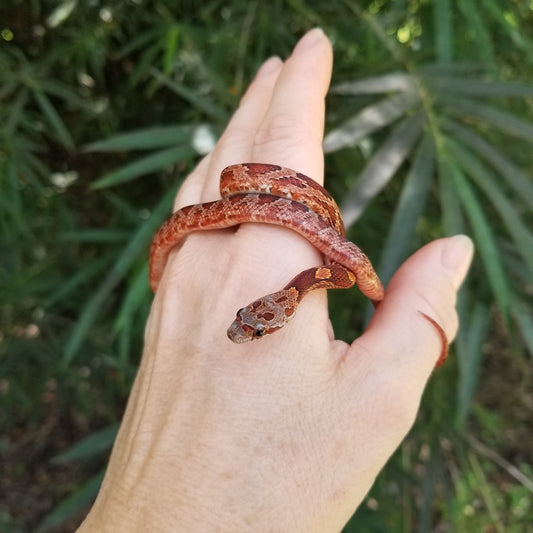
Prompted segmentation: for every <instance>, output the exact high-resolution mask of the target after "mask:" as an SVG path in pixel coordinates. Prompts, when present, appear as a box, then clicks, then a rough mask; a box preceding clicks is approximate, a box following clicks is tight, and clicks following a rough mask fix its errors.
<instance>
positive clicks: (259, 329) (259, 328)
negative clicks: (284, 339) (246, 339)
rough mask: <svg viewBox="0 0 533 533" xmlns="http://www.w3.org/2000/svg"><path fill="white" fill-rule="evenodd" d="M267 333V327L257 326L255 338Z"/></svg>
mask: <svg viewBox="0 0 533 533" xmlns="http://www.w3.org/2000/svg"><path fill="white" fill-rule="evenodd" d="M265 333H266V329H265V326H257V328H255V331H254V337H262V336H263V335H264V334H265Z"/></svg>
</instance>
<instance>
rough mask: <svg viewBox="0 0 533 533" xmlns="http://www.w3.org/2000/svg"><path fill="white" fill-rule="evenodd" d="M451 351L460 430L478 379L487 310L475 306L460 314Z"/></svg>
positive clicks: (485, 335) (486, 328)
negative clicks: (454, 358)
mask: <svg viewBox="0 0 533 533" xmlns="http://www.w3.org/2000/svg"><path fill="white" fill-rule="evenodd" d="M460 323H461V327H460V329H459V332H458V335H457V342H456V347H455V350H456V352H457V364H458V367H459V380H458V384H457V411H456V424H457V427H459V428H460V429H462V428H464V425H465V422H466V419H467V417H468V414H469V413H470V407H471V405H472V401H473V398H474V395H475V393H476V389H477V384H478V381H479V378H480V375H481V364H482V361H483V345H484V343H485V340H486V338H487V332H488V329H489V324H490V309H489V307H488V306H487V305H486V304H484V303H482V302H477V303H476V305H475V306H474V309H473V311H472V312H470V313H469V314H468V316H467V315H466V313H461V319H460Z"/></svg>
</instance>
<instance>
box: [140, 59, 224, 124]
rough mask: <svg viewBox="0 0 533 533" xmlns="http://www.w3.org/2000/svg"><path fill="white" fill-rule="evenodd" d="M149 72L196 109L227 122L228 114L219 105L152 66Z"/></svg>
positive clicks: (214, 118)
mask: <svg viewBox="0 0 533 533" xmlns="http://www.w3.org/2000/svg"><path fill="white" fill-rule="evenodd" d="M150 72H151V74H152V75H153V76H154V78H155V79H156V80H157V81H158V82H159V83H160V84H161V85H164V86H166V87H168V88H169V89H170V90H171V91H173V92H175V93H176V94H177V95H179V96H181V97H182V98H184V99H185V100H187V101H188V102H189V103H190V104H192V105H193V106H194V107H195V108H196V109H198V110H199V111H202V112H203V113H205V114H206V115H207V116H208V117H211V118H212V119H213V120H215V121H218V122H223V123H225V122H227V119H228V114H227V113H226V111H224V109H223V108H222V107H220V106H219V105H216V104H213V102H211V101H209V100H208V99H207V98H205V97H204V96H201V95H200V94H198V92H196V91H193V90H192V89H189V88H188V87H186V86H185V85H183V84H182V83H179V82H177V81H172V80H170V79H169V78H168V77H166V76H165V75H164V74H162V73H161V72H159V71H157V70H156V69H154V68H152V69H150Z"/></svg>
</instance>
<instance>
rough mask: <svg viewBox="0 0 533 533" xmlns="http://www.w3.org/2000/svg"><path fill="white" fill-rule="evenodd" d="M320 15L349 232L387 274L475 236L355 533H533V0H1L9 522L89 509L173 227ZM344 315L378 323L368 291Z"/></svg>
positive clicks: (331, 152)
mask: <svg viewBox="0 0 533 533" xmlns="http://www.w3.org/2000/svg"><path fill="white" fill-rule="evenodd" d="M314 26H321V27H322V28H323V29H324V30H325V31H326V33H327V34H328V36H329V37H330V39H331V40H332V42H333V46H334V50H335V68H334V72H333V83H332V88H331V91H330V94H329V95H328V99H327V124H326V132H327V136H326V138H325V141H324V147H325V150H326V153H327V155H326V186H327V187H328V189H329V190H330V191H331V192H332V193H333V195H334V196H335V197H336V198H337V200H338V202H339V204H340V205H341V206H342V210H343V214H344V216H345V222H346V224H347V226H348V227H349V230H348V233H349V237H350V238H352V239H353V240H354V241H355V242H357V244H359V245H360V246H361V247H362V248H363V249H364V250H365V251H366V252H367V254H368V255H369V257H370V258H372V260H373V262H374V264H375V265H376V267H377V268H378V269H379V272H380V275H381V276H382V279H383V280H384V281H385V282H386V281H387V280H388V279H389V278H390V276H391V275H392V273H393V272H394V271H395V269H396V268H397V267H398V265H399V264H400V263H401V262H402V261H403V260H404V259H405V258H406V257H407V256H408V255H409V254H410V253H412V252H413V251H414V250H416V249H417V248H419V247H420V246H421V245H423V244H424V243H426V242H428V241H430V240H432V239H434V238H438V237H440V236H444V235H450V234H454V233H458V232H462V233H466V234H468V235H470V236H471V237H472V238H473V239H474V241H475V244H476V257H475V262H474V265H473V268H472V271H471V273H470V276H469V278H468V280H467V283H466V284H465V287H464V289H463V290H462V292H461V296H460V299H459V302H458V309H459V313H460V318H461V329H460V332H459V335H458V338H457V340H456V341H455V343H454V345H453V346H452V348H451V354H450V357H449V360H448V362H447V363H446V365H445V366H444V367H443V368H441V369H439V370H438V371H436V372H435V374H434V376H433V378H432V380H431V383H430V384H429V386H428V388H427V390H426V393H425V395H424V399H423V403H422V406H421V409H420V413H419V416H418V418H417V421H416V423H415V425H414V427H413V429H412V431H411V432H410V434H409V436H408V438H407V439H406V440H405V442H404V443H403V444H402V446H401V447H400V448H399V449H398V451H397V452H396V454H395V455H394V456H393V458H392V459H391V460H390V462H389V464H388V465H387V467H386V468H385V470H384V471H383V472H382V474H381V475H380V477H379V478H378V480H377V481H376V483H375V485H374V487H373V489H372V491H371V492H370V494H369V495H368V497H367V498H366V500H365V501H364V503H363V504H362V505H361V506H360V508H359V509H358V510H357V512H356V513H355V515H354V517H353V519H352V521H351V522H350V523H349V524H348V525H347V526H346V528H345V531H346V532H352V531H353V532H355V531H357V532H359V533H361V532H365V533H366V532H379V533H397V532H415V531H416V532H484V533H492V532H498V533H501V532H512V533H515V532H526V531H533V526H532V524H533V503H532V502H533V494H532V493H533V423H532V420H533V385H532V365H531V358H532V355H533V305H532V304H533V284H532V280H533V230H532V220H533V179H532V172H531V168H532V163H533V150H531V143H532V142H533V109H532V108H533V84H532V81H533V80H532V78H533V46H532V43H533V3H531V2H529V1H524V0H522V1H520V0H515V1H504V0H460V1H459V0H409V1H405V0H396V1H391V0H374V1H355V0H353V1H350V0H327V1H321V0H314V1H313V2H310V1H308V2H306V1H304V0H289V1H286V2H282V1H278V0H273V1H270V2H260V1H259V0H255V1H250V2H241V1H237V0H233V1H218V0H206V1H203V2H196V1H186V0H183V1H178V0H176V1H172V0H121V1H119V0H109V1H104V0H90V1H83V2H82V1H75V0H64V1H59V0H56V1H52V0H49V1H37V0H33V1H32V0H2V1H1V4H0V402H1V404H0V470H1V473H2V474H1V476H0V531H1V532H14V533H19V532H20V533H22V532H29V531H35V532H44V531H52V532H66V531H72V530H73V529H74V528H75V527H76V526H77V525H78V524H79V523H80V521H81V520H82V519H83V517H84V516H85V514H86V512H87V510H88V508H89V507H90V504H91V502H92V500H93V498H94V496H95V494H96V492H97V490H98V486H99V484H100V481H101V479H102V476H103V472H104V468H105V464H106V460H107V457H108V454H109V451H110V447H111V445H112V442H113V439H114V436H115V434H116V430H117V427H118V423H119V421H120V419H121V416H122V413H123V410H124V406H125V402H126V400H127V396H128V391H129V388H130V386H131V383H132V380H133V378H134V376H135V371H136V368H137V364H138V361H139V356H140V353H141V350H142V336H143V328H144V323H145V319H146V316H147V313H148V311H149V307H150V302H151V298H152V296H151V293H150V290H149V287H148V282H147V257H148V247H149V243H150V239H151V236H152V235H153V233H154V231H155V229H156V228H157V227H158V226H159V224H160V223H161V222H162V220H163V219H164V218H166V217H167V216H168V214H169V213H170V210H171V204H172V199H173V196H174V194H175V192H176V190H177V188H178V187H179V185H180V183H181V181H182V180H183V179H184V177H185V176H186V175H187V173H188V172H190V171H191V170H192V168H193V167H194V166H195V164H196V163H197V161H198V160H199V158H200V157H201V156H202V155H203V154H205V153H206V152H207V151H209V150H210V149H211V147H212V146H213V144H214V142H215V141H216V139H217V137H218V136H219V134H220V132H221V131H222V128H223V127H224V125H225V124H226V122H227V120H228V118H229V116H230V115H231V113H232V111H233V110H234V109H235V107H236V106H237V104H238V101H239V98H240V96H241V95H242V93H243V91H244V89H245V88H246V86H247V84H248V83H249V81H250V80H251V78H252V76H253V75H254V73H255V71H256V69H257V68H258V67H259V65H260V64H261V62H262V61H263V60H265V59H266V58H268V57H269V56H270V55H273V54H277V55H280V56H282V57H286V56H287V55H288V54H289V53H290V51H291V49H292V47H293V45H294V44H295V43H296V41H297V39H298V38H299V37H301V36H302V34H303V33H304V32H305V31H306V30H308V29H310V28H312V27H314ZM293 274H294V273H287V276H288V278H290V277H292V276H293ZM330 307H331V313H332V317H333V322H334V326H335V330H336V333H337V335H338V336H339V337H341V338H343V339H346V340H350V339H353V338H354V337H356V336H357V335H358V334H360V332H361V331H362V328H363V327H364V323H365V320H366V319H367V316H368V313H369V309H368V304H367V302H366V301H365V299H364V298H362V297H361V295H360V294H359V293H358V291H357V290H355V289H354V290H351V291H338V292H330Z"/></svg>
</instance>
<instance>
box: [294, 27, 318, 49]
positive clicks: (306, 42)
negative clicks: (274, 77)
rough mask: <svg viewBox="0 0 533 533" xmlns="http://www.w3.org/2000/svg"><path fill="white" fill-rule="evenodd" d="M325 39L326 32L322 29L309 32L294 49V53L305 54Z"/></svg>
mask: <svg viewBox="0 0 533 533" xmlns="http://www.w3.org/2000/svg"><path fill="white" fill-rule="evenodd" d="M323 38H324V32H323V31H322V28H313V29H312V30H309V31H308V32H307V33H306V34H305V35H304V36H303V37H302V38H301V39H300V40H299V41H298V44H297V45H296V46H295V47H294V51H293V54H294V53H298V52H303V51H304V50H309V49H310V48H313V46H315V44H316V43H318V42H319V41H321V40H322V39H323Z"/></svg>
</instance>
